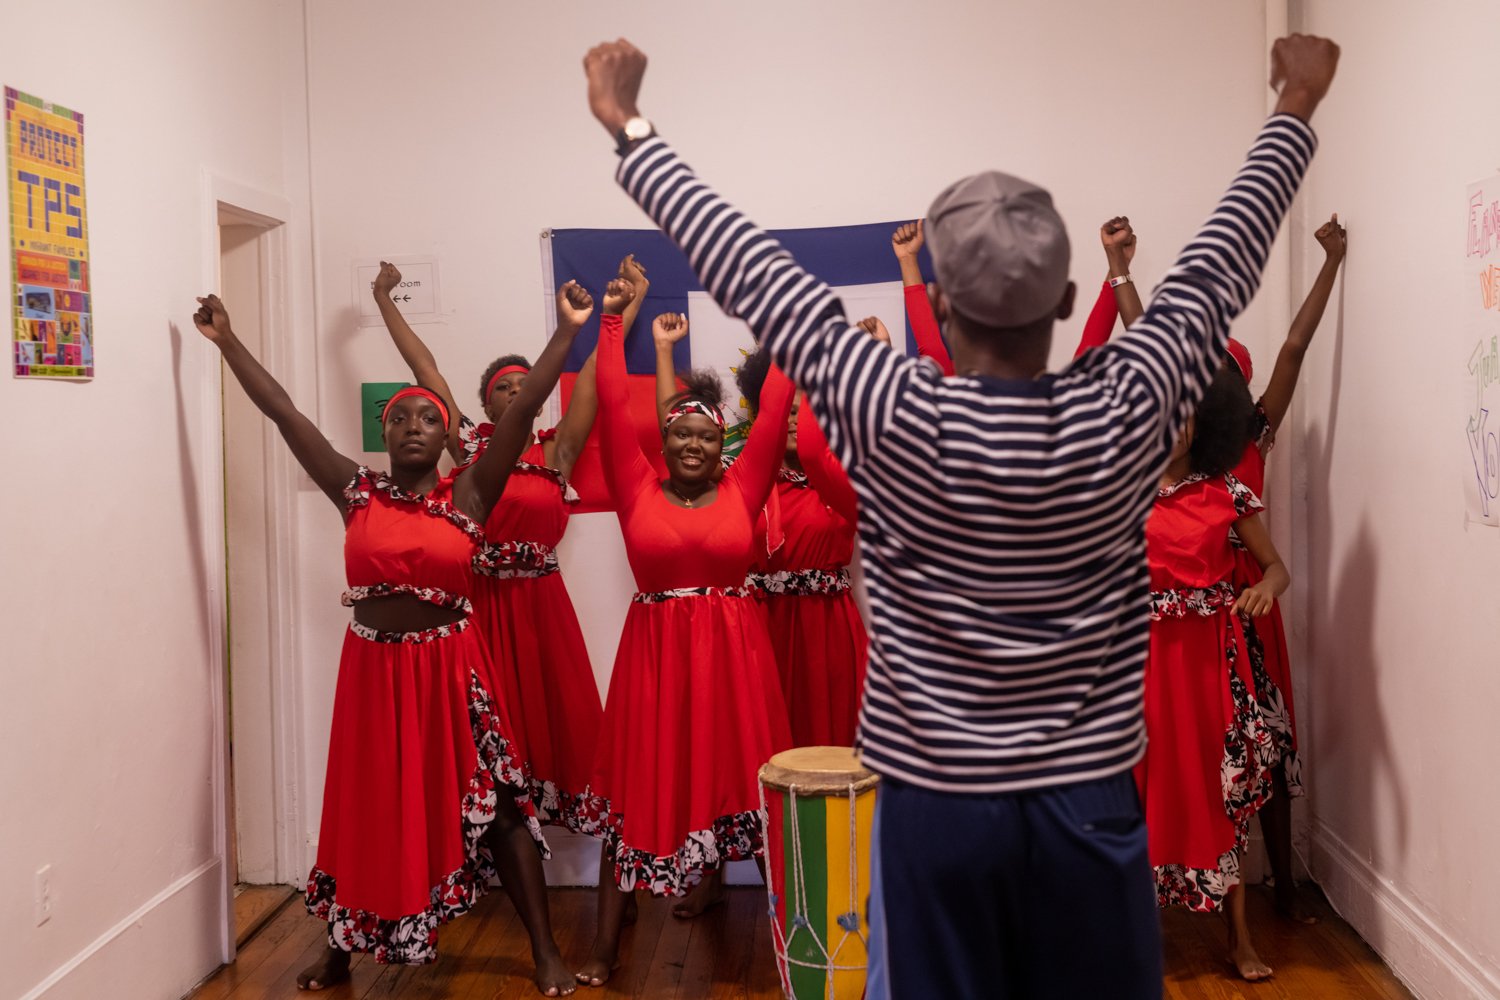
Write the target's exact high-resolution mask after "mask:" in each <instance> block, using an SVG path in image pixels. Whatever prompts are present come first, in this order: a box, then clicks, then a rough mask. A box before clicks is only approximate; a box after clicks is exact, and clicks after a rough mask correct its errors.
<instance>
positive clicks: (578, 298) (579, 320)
mask: <svg viewBox="0 0 1500 1000" xmlns="http://www.w3.org/2000/svg"><path fill="white" fill-rule="evenodd" d="M593 311H594V297H593V296H592V295H590V294H589V293H588V292H587V291H586V290H585V289H584V287H583V286H582V285H580V284H579V283H578V282H576V281H570V282H568V283H567V284H566V285H563V286H562V287H561V288H559V289H558V290H557V325H558V326H562V325H564V324H567V325H568V326H571V327H573V328H574V329H575V330H576V329H578V328H579V327H581V326H583V324H584V323H586V322H588V318H589V316H590V315H591V314H592V313H593Z"/></svg>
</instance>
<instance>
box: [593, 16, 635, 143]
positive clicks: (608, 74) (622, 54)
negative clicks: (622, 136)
mask: <svg viewBox="0 0 1500 1000" xmlns="http://www.w3.org/2000/svg"><path fill="white" fill-rule="evenodd" d="M583 71H584V73H585V74H586V75H587V76H588V78H589V110H590V111H592V112H593V113H594V117H595V118H597V119H599V124H601V125H603V126H604V131H606V132H608V133H609V134H610V135H614V134H615V133H616V132H618V131H619V130H620V129H621V128H622V127H623V126H624V124H625V123H626V122H628V121H629V120H630V119H632V118H634V117H636V115H638V114H639V113H640V112H638V111H637V110H636V103H635V102H636V97H637V96H638V95H639V94H640V92H641V78H642V77H643V76H645V75H646V53H644V52H642V51H641V50H640V49H638V48H636V47H635V46H634V45H631V44H630V43H629V42H627V41H626V40H625V39H623V38H621V39H619V40H618V41H613V42H603V43H601V44H599V45H595V46H594V47H593V48H591V49H589V53H588V55H586V56H584V57H583Z"/></svg>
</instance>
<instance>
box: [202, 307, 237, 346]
mask: <svg viewBox="0 0 1500 1000" xmlns="http://www.w3.org/2000/svg"><path fill="white" fill-rule="evenodd" d="M193 325H194V326H196V327H197V328H198V332H199V333H201V334H203V336H205V337H207V338H208V339H209V340H211V341H212V342H213V343H215V344H218V343H222V342H223V341H224V340H225V339H227V338H229V337H232V336H233V335H234V331H233V330H231V329H230V328H229V313H228V312H226V311H225V309H224V303H223V302H221V301H219V297H218V296H217V295H206V296H204V297H203V298H201V299H199V300H198V311H197V312H195V313H193Z"/></svg>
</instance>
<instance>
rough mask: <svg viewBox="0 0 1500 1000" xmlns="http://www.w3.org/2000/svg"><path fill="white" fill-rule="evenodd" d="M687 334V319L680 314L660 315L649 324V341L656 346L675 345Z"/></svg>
mask: <svg viewBox="0 0 1500 1000" xmlns="http://www.w3.org/2000/svg"><path fill="white" fill-rule="evenodd" d="M687 332H688V318H687V317H686V316H684V315H682V314H681V313H662V314H661V315H660V316H658V317H656V321H655V322H654V323H652V324H651V339H652V340H653V341H655V342H656V343H658V344H675V343H677V342H678V341H679V340H681V339H682V338H683V337H686V336H687Z"/></svg>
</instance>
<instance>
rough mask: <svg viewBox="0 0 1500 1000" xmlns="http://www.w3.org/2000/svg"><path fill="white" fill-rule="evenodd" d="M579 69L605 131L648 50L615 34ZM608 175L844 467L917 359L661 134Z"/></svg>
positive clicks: (623, 109)
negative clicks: (871, 332) (762, 350)
mask: <svg viewBox="0 0 1500 1000" xmlns="http://www.w3.org/2000/svg"><path fill="white" fill-rule="evenodd" d="M584 69H585V71H586V72H587V74H588V78H589V103H590V106H591V108H592V109H593V112H594V116H595V117H596V118H597V119H598V120H599V122H600V123H601V124H602V125H603V126H604V127H605V129H607V130H608V131H609V133H610V134H611V135H613V134H615V132H616V131H618V130H620V129H621V128H622V127H623V125H624V124H625V122H626V121H628V120H629V119H631V118H633V117H635V116H636V115H637V111H636V94H637V92H638V91H639V89H640V83H641V77H642V75H643V74H644V73H645V69H646V57H645V55H643V54H642V53H641V52H640V50H639V49H637V48H636V47H635V46H633V45H631V44H630V43H629V42H627V41H624V40H623V39H622V40H621V41H618V42H610V43H606V44H604V45H599V46H596V47H595V48H594V49H592V50H591V51H590V52H589V54H588V57H587V58H586V59H585V60H584ZM616 179H617V180H618V181H619V182H620V184H621V186H623V187H624V188H625V190H626V191H627V192H628V193H629V194H630V195H631V197H633V198H634V199H635V200H636V202H637V203H638V204H639V205H641V207H642V208H643V209H644V210H645V211H646V212H647V214H649V215H650V216H651V217H652V218H653V219H654V220H655V221H656V223H657V224H658V225H660V226H661V227H662V230H663V231H664V232H665V233H666V234H667V235H668V236H669V237H671V238H672V239H673V240H674V241H675V242H676V243H677V245H678V246H680V247H682V248H683V250H684V251H685V252H686V255H687V259H688V261H689V263H690V264H691V265H692V267H693V270H694V271H695V272H696V273H697V275H698V278H699V280H700V281H701V282H702V284H703V287H704V288H705V289H706V290H707V291H708V292H709V294H710V295H712V296H713V297H714V300H715V301H716V302H718V304H719V307H720V308H721V309H723V310H724V311H725V312H726V313H727V314H728V315H730V316H735V317H738V318H741V319H743V320H745V321H746V323H748V324H749V326H750V329H751V331H752V332H753V333H754V334H755V336H756V338H757V339H758V340H759V341H760V342H761V343H762V344H764V345H765V346H766V347H767V349H768V350H769V351H770V352H771V360H772V361H774V362H775V363H776V364H777V365H779V366H780V367H781V368H782V370H783V371H784V372H786V373H787V374H788V375H790V376H791V377H792V379H793V380H794V381H796V382H797V384H799V385H801V386H802V387H803V388H804V389H805V390H806V391H807V396H808V400H809V402H811V403H812V407H813V411H814V412H815V413H816V414H817V415H818V419H819V420H820V421H822V423H823V428H824V430H825V431H827V433H828V438H829V444H830V445H831V446H832V447H833V449H834V453H835V454H836V455H837V456H838V458H839V461H840V462H841V463H842V464H843V466H844V468H845V469H848V470H850V471H851V472H852V471H853V470H854V469H855V468H856V467H857V466H858V464H859V463H860V462H862V461H863V460H864V457H865V456H866V455H868V454H870V453H871V452H872V451H873V450H874V449H875V448H876V447H878V445H879V443H880V441H881V439H882V438H883V436H884V435H885V433H886V430H887V428H888V427H889V426H890V421H891V417H892V413H893V411H894V403H895V400H896V399H897V398H899V397H900V396H901V395H902V394H904V393H905V392H907V390H908V389H909V388H910V387H911V386H912V385H913V384H914V383H913V380H914V379H915V378H919V377H924V376H923V374H922V371H921V366H920V364H919V362H917V361H916V360H915V359H909V358H904V357H901V356H900V355H898V354H896V353H895V352H894V351H892V350H891V348H890V347H889V346H887V345H884V344H880V343H877V342H876V341H874V340H872V339H871V338H869V337H868V336H866V335H865V333H864V331H862V330H858V329H854V328H853V327H851V326H850V325H849V322H848V320H847V319H846V318H845V317H844V311H843V306H842V305H841V304H840V303H839V301H838V299H837V298H836V297H835V296H834V294H833V292H832V290H831V289H829V287H828V286H827V284H826V283H824V282H821V281H819V280H818V279H817V278H815V277H813V276H812V275H810V274H808V273H807V272H806V271H805V270H803V269H802V268H801V267H800V266H798V264H797V262H796V261H794V260H793V259H792V257H791V255H790V254H789V253H787V252H786V250H785V249H783V248H782V246H781V245H780V244H779V243H777V242H776V241H775V240H774V239H772V238H771V237H770V236H768V235H767V234H766V233H765V232H763V231H761V230H760V229H758V228H756V226H755V225H754V224H753V223H751V222H750V221H749V220H748V219H746V218H745V217H744V216H743V215H741V214H740V213H739V212H737V211H735V210H734V209H733V208H732V207H730V206H729V205H728V204H727V203H725V201H724V200H723V199H722V198H720V197H719V196H718V195H717V194H715V193H714V192H713V191H712V190H711V189H709V188H708V186H707V185H705V184H703V183H702V182H701V181H699V180H698V178H697V177H696V176H694V174H693V172H692V170H691V169H689V168H688V166H687V165H686V164H685V163H683V162H682V161H681V160H679V159H678V158H677V155H676V153H674V152H673V151H672V149H671V147H670V146H668V145H667V144H666V143H665V142H663V141H662V140H661V139H660V138H657V137H653V138H648V139H645V140H641V141H639V142H635V143H633V145H632V147H631V148H630V149H629V150H628V151H627V153H626V155H625V157H624V159H623V160H622V161H621V163H620V167H619V170H618V171H617V173H616ZM736 464H738V463H736Z"/></svg>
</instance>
